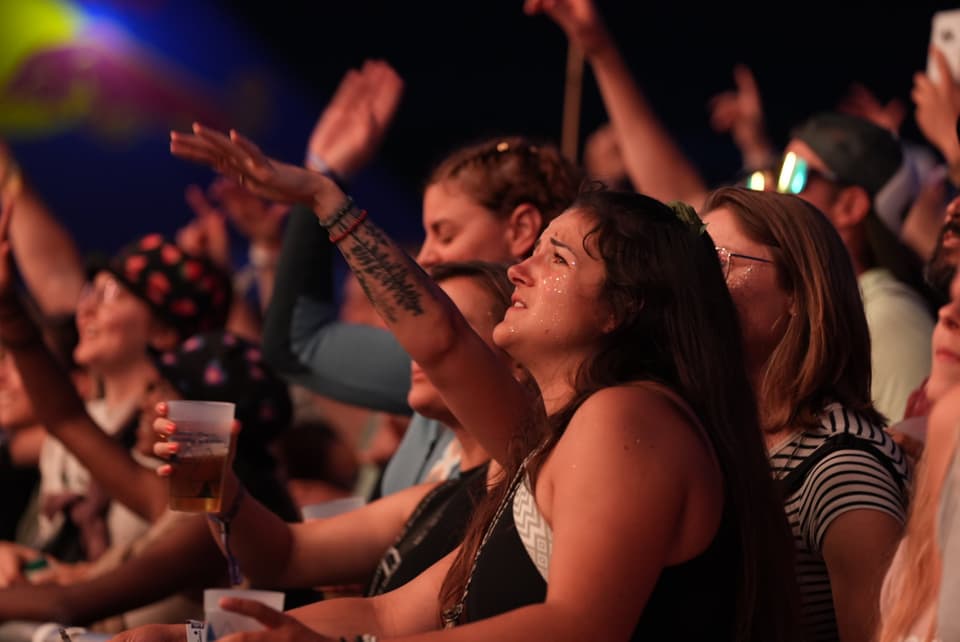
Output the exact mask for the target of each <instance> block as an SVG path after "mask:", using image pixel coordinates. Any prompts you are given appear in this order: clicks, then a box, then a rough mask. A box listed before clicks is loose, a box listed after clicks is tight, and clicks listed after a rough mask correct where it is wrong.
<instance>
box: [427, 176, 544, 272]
mask: <svg viewBox="0 0 960 642" xmlns="http://www.w3.org/2000/svg"><path fill="white" fill-rule="evenodd" d="M423 229H424V232H425V237H424V240H423V245H422V246H421V248H420V253H419V254H418V255H417V262H418V263H419V264H420V265H421V266H423V267H424V268H429V267H432V266H434V265H436V264H437V263H447V262H452V261H489V262H491V263H511V262H513V261H514V260H516V258H517V257H516V256H514V255H513V254H512V253H511V247H510V244H509V234H510V229H511V226H510V222H509V220H506V219H500V218H497V216H496V215H495V214H494V213H493V212H491V211H490V210H488V209H487V208H485V207H483V206H482V205H480V204H479V203H477V202H475V201H474V200H473V199H472V198H470V197H469V196H467V194H466V193H464V191H463V190H462V189H461V188H460V187H459V185H458V184H457V182H456V181H454V180H445V181H441V182H439V183H434V184H432V185H430V186H429V187H427V189H426V191H425V192H424V195H423ZM527 249H529V248H527ZM524 251H526V250H524Z"/></svg>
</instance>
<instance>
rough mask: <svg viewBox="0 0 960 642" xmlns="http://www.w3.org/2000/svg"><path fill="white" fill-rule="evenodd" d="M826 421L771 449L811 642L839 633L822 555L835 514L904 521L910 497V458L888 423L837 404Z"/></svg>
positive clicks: (824, 417) (825, 415)
mask: <svg viewBox="0 0 960 642" xmlns="http://www.w3.org/2000/svg"><path fill="white" fill-rule="evenodd" d="M820 420H821V422H820V426H818V427H817V428H816V429H812V430H804V431H802V432H798V433H796V434H794V435H793V436H792V437H790V439H788V440H787V441H786V442H784V443H783V444H781V445H779V446H777V447H776V448H775V449H773V450H772V451H771V452H770V465H771V467H772V469H773V474H774V477H775V478H776V479H778V480H780V483H782V484H783V487H784V493H785V497H786V499H785V509H786V513H787V520H788V521H789V522H790V528H791V530H792V531H793V539H794V546H795V549H796V565H797V582H798V584H799V586H800V598H801V617H802V621H803V625H804V629H805V633H806V635H805V639H806V640H808V642H821V641H827V640H837V639H839V634H838V631H837V620H836V615H835V613H834V610H833V594H832V593H831V590H830V576H829V575H828V573H827V565H826V562H825V561H824V559H823V539H824V536H825V535H826V532H827V529H828V528H829V527H830V525H831V524H832V523H833V520H835V519H836V518H837V517H839V516H840V515H842V514H843V513H846V512H847V511H851V510H876V511H880V512H883V513H887V514H888V515H890V516H892V517H893V518H895V519H896V520H898V521H899V522H901V523H903V522H904V521H905V519H906V517H905V516H906V504H907V488H906V486H907V476H908V470H907V461H906V458H905V457H904V454H903V451H901V450H900V447H899V446H897V444H895V443H894V442H893V440H892V439H891V438H890V436H889V435H888V434H887V432H886V431H885V430H883V428H882V427H881V426H876V425H873V424H871V423H869V422H868V421H867V420H865V419H864V418H863V417H860V416H859V415H857V414H856V413H854V412H852V411H849V410H846V409H845V408H843V407H842V406H841V405H840V404H836V403H834V404H830V405H828V406H827V407H826V408H824V410H823V413H822V414H821V416H820ZM864 535H865V536H869V535H867V534H864Z"/></svg>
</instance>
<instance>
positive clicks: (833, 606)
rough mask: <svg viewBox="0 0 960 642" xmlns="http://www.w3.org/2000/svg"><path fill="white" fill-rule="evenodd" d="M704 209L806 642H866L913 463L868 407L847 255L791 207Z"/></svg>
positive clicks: (775, 199) (860, 321)
mask: <svg viewBox="0 0 960 642" xmlns="http://www.w3.org/2000/svg"><path fill="white" fill-rule="evenodd" d="M704 212H706V214H705V216H704V220H705V221H707V226H708V230H709V231H710V235H711V236H712V237H713V239H714V241H715V242H716V243H717V252H718V254H719V256H720V259H721V264H722V265H723V268H724V274H725V276H726V279H727V285H728V287H729V288H730V293H731V295H732V297H733V301H734V303H735V304H736V306H737V308H738V310H739V313H740V325H741V328H742V329H743V339H744V346H745V347H744V351H745V357H746V363H747V373H748V375H749V376H750V378H751V381H752V384H753V388H754V390H755V391H756V395H757V399H758V400H759V413H760V426H761V428H762V430H763V436H764V439H765V441H766V443H767V449H768V451H769V456H770V461H771V464H772V466H773V473H774V476H775V477H776V478H777V479H778V480H779V481H780V484H781V485H782V487H783V489H784V493H785V506H786V513H787V517H788V520H789V522H790V525H791V527H792V529H793V535H794V542H795V546H796V555H797V579H798V584H799V585H800V590H801V600H802V602H801V603H802V616H803V625H804V633H805V634H806V639H808V640H836V639H841V640H844V641H845V642H846V641H848V640H870V639H873V638H872V636H873V633H874V630H875V626H876V623H877V604H878V598H879V593H880V586H881V582H882V580H883V576H884V572H885V570H886V567H887V564H888V563H889V562H890V559H891V557H892V555H893V553H894V551H895V549H896V546H897V542H898V540H899V539H900V536H901V534H902V532H903V523H904V513H905V510H906V503H907V492H906V483H907V462H906V460H905V459H904V455H903V452H902V451H901V450H900V448H899V447H898V446H897V445H896V444H895V443H894V442H893V440H892V439H891V437H890V436H889V435H888V434H887V432H886V431H884V430H883V426H884V423H885V420H884V418H883V417H882V416H881V415H880V413H878V412H877V411H876V410H875V409H874V407H873V403H872V401H871V395H870V335H869V332H868V330H867V322H866V318H865V317H864V312H863V305H862V304H861V302H860V293H859V290H858V289H857V280H856V277H855V275H854V272H853V267H852V265H851V263H850V257H849V254H848V253H847V251H846V248H845V247H844V245H843V242H842V241H841V240H840V237H839V235H838V234H837V232H836V230H835V229H834V228H833V226H832V225H831V224H830V221H828V220H827V218H826V217H825V216H824V215H823V214H821V213H820V211H819V210H817V209H816V208H815V207H814V206H812V205H810V204H809V203H807V202H805V201H803V200H801V199H799V198H797V197H794V196H788V195H782V194H774V193H771V192H755V191H751V190H746V189H740V188H723V189H720V190H717V191H715V192H713V193H712V194H711V196H710V197H709V198H708V200H707V202H706V204H705V205H704Z"/></svg>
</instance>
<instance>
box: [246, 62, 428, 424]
mask: <svg viewBox="0 0 960 642" xmlns="http://www.w3.org/2000/svg"><path fill="white" fill-rule="evenodd" d="M402 94H403V80H402V79H401V78H400V76H399V75H397V73H396V72H395V71H394V70H393V69H392V68H391V67H390V65H388V64H387V63H385V62H383V61H367V62H366V63H364V65H363V67H362V68H361V69H359V70H350V71H348V72H347V73H346V75H344V77H343V79H342V80H341V81H340V85H339V86H338V87H337V90H336V92H335V93H334V96H333V98H332V99H331V100H330V103H329V104H328V105H327V107H326V109H324V110H323V113H322V114H321V115H320V117H319V118H318V119H317V123H316V126H315V127H314V129H313V132H312V133H311V135H310V142H309V144H308V146H307V154H306V165H307V167H310V168H311V169H313V170H315V171H318V172H326V173H327V174H328V175H329V176H331V177H336V178H337V179H338V180H348V179H350V178H351V177H352V176H353V175H354V174H356V173H357V172H359V171H360V170H361V169H363V167H364V166H365V165H366V164H367V163H369V161H370V160H371V159H372V158H373V156H374V154H375V153H376V150H377V148H378V147H379V145H380V143H381V141H382V140H383V137H384V136H385V134H386V132H387V129H388V128H389V126H390V122H391V121H392V119H393V116H394V114H395V112H396V110H397V107H398V105H399V103H400V98H401V96H402ZM332 257H333V252H332V248H331V247H330V244H329V243H328V242H327V235H326V233H325V232H324V230H323V228H322V227H321V226H320V225H319V223H318V222H317V220H316V216H315V215H314V214H313V212H312V211H310V209H309V208H307V207H302V206H295V207H294V208H293V211H292V212H291V215H290V217H289V220H288V222H287V230H286V234H285V236H284V241H283V249H282V252H281V255H280V262H279V265H278V267H277V274H276V284H275V289H274V296H273V298H272V299H271V302H270V307H269V308H268V309H267V313H266V321H265V322H264V331H263V349H264V354H265V355H266V357H267V360H268V361H269V362H270V364H271V365H272V366H273V367H274V368H275V369H276V370H277V372H280V373H281V374H283V375H284V376H285V377H286V378H287V379H288V380H290V381H292V382H294V383H297V384H300V385H302V386H304V387H306V388H309V389H310V390H313V391H314V392H317V393H319V394H322V395H324V396H327V397H330V398H333V399H336V400H337V401H341V402H343V403H348V404H352V405H357V406H364V407H367V408H370V409H372V410H380V411H385V412H390V413H395V414H409V413H410V408H409V407H408V406H407V391H408V390H409V388H410V358H409V357H408V356H407V354H406V353H405V352H404V351H403V349H402V348H401V347H400V346H399V345H398V344H397V342H396V340H395V339H394V338H393V336H392V335H391V334H390V333H389V332H384V331H382V330H379V329H375V328H370V327H364V326H356V325H351V324H345V323H339V322H338V321H337V319H336V309H335V305H334V296H333V267H332V263H331V261H332Z"/></svg>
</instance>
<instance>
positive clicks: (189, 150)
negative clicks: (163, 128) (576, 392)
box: [171, 125, 533, 461]
mask: <svg viewBox="0 0 960 642" xmlns="http://www.w3.org/2000/svg"><path fill="white" fill-rule="evenodd" d="M171 151H172V152H173V153H174V154H176V155H178V156H181V157H183V158H187V159H191V160H195V161H197V162H202V163H206V164H209V165H211V166H213V167H214V168H216V169H217V170H218V171H220V172H222V173H225V174H227V175H231V176H234V177H236V178H238V179H239V180H240V181H241V182H243V183H244V184H245V185H246V186H247V187H248V188H249V189H251V190H252V191H254V192H255V193H258V194H260V195H261V196H264V197H265V198H273V199H275V200H286V201H288V202H290V201H292V202H301V203H308V204H310V205H311V206H312V207H313V209H314V211H315V212H317V213H318V219H319V221H320V223H321V225H323V226H324V228H325V229H326V230H327V232H328V234H329V235H330V239H331V241H332V242H334V243H335V244H336V245H337V249H339V250H340V252H341V254H342V255H343V256H344V258H345V259H346V262H347V265H348V266H349V267H350V269H351V270H353V272H354V273H355V274H356V275H357V278H358V279H359V281H360V283H361V285H362V286H363V288H364V291H365V292H366V293H367V296H368V297H369V298H370V301H371V302H372V303H373V305H374V307H375V308H376V309H377V312H378V313H379V314H380V316H381V317H382V318H383V319H384V321H385V322H386V323H387V325H388V327H389V328H390V330H391V331H392V332H393V334H394V336H395V337H396V338H397V340H398V342H399V343H400V345H402V346H403V347H404V349H405V350H406V351H407V353H408V354H409V355H410V356H411V358H413V359H414V360H415V361H417V363H419V364H420V366H421V367H422V368H423V369H424V371H425V373H426V374H427V376H428V377H429V378H430V380H431V381H432V382H433V384H434V385H435V386H436V387H437V389H438V390H439V391H440V393H441V394H442V395H443V397H444V400H445V401H446V402H447V405H448V407H449V408H450V409H451V411H452V412H453V414H454V415H456V416H457V418H458V419H459V420H460V421H461V423H462V424H463V425H464V426H465V427H468V429H471V431H472V432H473V433H474V434H475V435H477V437H478V440H479V441H480V442H481V444H482V445H483V446H484V447H485V448H486V450H487V452H489V453H490V454H491V455H492V456H493V457H494V459H498V460H500V461H505V459H506V456H507V450H508V446H509V443H510V440H511V436H512V435H513V434H514V433H515V431H516V430H517V429H519V427H520V426H521V425H523V423H524V422H525V420H526V418H527V416H528V413H529V412H530V411H531V409H532V407H533V406H532V404H531V402H530V399H529V396H528V394H527V392H526V391H525V389H524V388H523V387H522V386H521V385H520V384H519V383H517V381H516V380H515V379H514V378H513V374H512V373H511V371H510V368H509V367H508V366H507V365H506V364H504V363H503V361H502V360H501V359H500V358H499V357H498V356H497V355H496V354H494V352H493V351H492V350H491V349H490V347H489V346H487V344H486V343H484V341H483V340H482V339H481V338H480V337H479V336H478V335H477V334H476V333H475V332H474V331H473V329H472V328H471V327H470V325H469V324H468V323H467V322H466V320H465V319H464V318H463V316H462V315H461V314H460V312H459V310H457V308H456V306H455V305H454V304H453V302H452V301H450V299H449V298H448V297H447V296H446V294H445V293H444V292H443V290H441V289H440V288H439V287H437V285H436V284H435V283H434V282H433V280H432V279H431V278H430V277H429V276H428V275H427V274H426V273H425V272H424V271H423V270H422V269H420V267H419V266H417V264H416V263H415V262H414V261H413V259H412V258H410V257H409V256H407V255H406V254H405V253H404V252H403V250H402V249H401V248H400V247H399V246H398V245H397V244H396V243H394V242H393V241H392V240H391V239H390V238H389V237H387V236H386V234H384V233H383V231H382V230H380V229H379V228H378V227H376V226H375V225H374V224H373V223H372V221H370V220H368V219H367V213H366V212H364V211H362V210H360V209H358V208H357V207H355V206H353V204H352V201H348V200H347V198H346V196H345V195H344V194H343V192H342V191H341V190H340V188H339V187H337V185H336V183H334V182H333V181H331V180H330V179H329V178H327V177H326V176H323V175H322V174H319V173H316V172H310V171H308V170H304V169H302V168H299V167H295V166H292V165H287V164H284V163H278V162H275V161H272V160H270V159H269V158H267V157H266V156H264V155H263V153H262V152H261V151H260V150H259V149H258V148H257V147H256V145H254V144H253V143H251V142H249V141H247V140H246V139H244V138H243V137H241V136H240V135H238V134H237V133H236V132H231V136H230V137H229V138H228V137H226V136H224V135H223V134H220V133H218V132H215V131H213V130H209V129H206V128H204V127H202V126H200V125H195V126H194V133H193V134H179V133H176V132H174V133H173V134H172V135H171ZM466 372H469V373H470V375H471V376H470V378H469V379H468V380H467V379H464V377H463V375H464V373H466Z"/></svg>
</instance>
